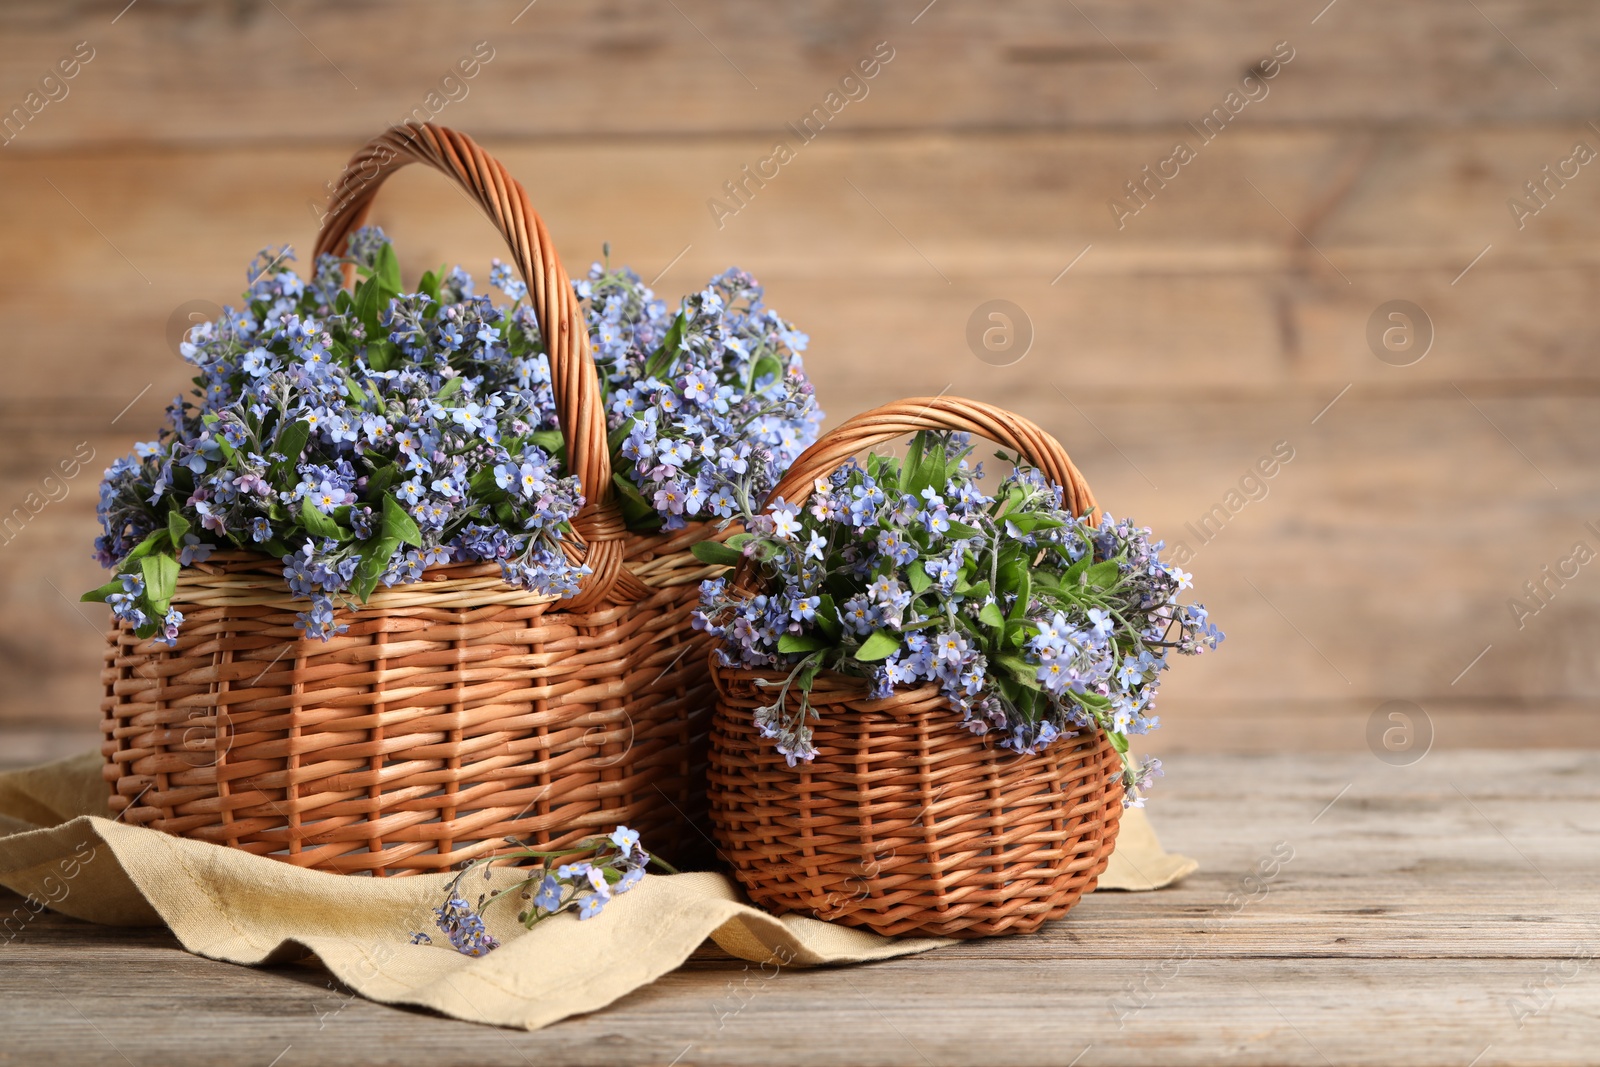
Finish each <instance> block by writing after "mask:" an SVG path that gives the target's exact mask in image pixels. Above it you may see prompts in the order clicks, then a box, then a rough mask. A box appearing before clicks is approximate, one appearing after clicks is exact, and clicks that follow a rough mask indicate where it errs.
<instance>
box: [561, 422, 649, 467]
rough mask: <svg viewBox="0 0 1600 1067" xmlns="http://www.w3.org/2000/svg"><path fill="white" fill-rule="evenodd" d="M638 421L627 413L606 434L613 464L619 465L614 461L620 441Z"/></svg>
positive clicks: (607, 449) (619, 451)
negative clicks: (626, 415) (625, 416)
mask: <svg viewBox="0 0 1600 1067" xmlns="http://www.w3.org/2000/svg"><path fill="white" fill-rule="evenodd" d="M638 421H639V420H638V419H636V418H634V417H633V416H632V415H629V416H628V417H627V418H625V419H623V420H622V422H621V423H620V424H618V426H617V428H616V429H615V430H612V431H611V433H610V434H608V435H607V436H606V451H608V452H610V453H611V458H612V461H613V462H612V465H613V466H618V465H619V464H617V463H616V462H615V461H616V459H617V457H618V456H620V455H621V454H622V442H624V441H626V440H627V439H628V435H629V434H630V433H632V432H633V425H634V423H636V422H638ZM542 432H544V433H549V432H551V431H548V430H546V431H542ZM559 436H560V435H559V434H557V437H559ZM540 447H541V448H543V447H544V446H543V445H541V446H540ZM545 451H546V452H548V451H549V449H548V448H546V449H545Z"/></svg>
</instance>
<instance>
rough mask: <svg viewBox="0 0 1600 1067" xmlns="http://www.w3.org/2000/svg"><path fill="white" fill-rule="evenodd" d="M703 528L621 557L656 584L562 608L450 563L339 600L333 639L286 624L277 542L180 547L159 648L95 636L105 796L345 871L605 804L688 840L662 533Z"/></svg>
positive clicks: (678, 848)
mask: <svg viewBox="0 0 1600 1067" xmlns="http://www.w3.org/2000/svg"><path fill="white" fill-rule="evenodd" d="M705 536H707V534H706V532H705V531H703V530H695V529H690V530H685V531H680V532H679V534H678V535H676V536H674V537H672V538H671V539H670V542H671V543H667V542H668V538H667V537H666V536H665V535H664V536H662V537H659V538H657V540H658V541H661V542H663V543H662V544H661V545H660V546H659V547H660V548H662V549H663V551H662V552H661V553H660V554H659V555H653V554H652V553H650V552H648V551H644V552H642V553H640V554H641V555H642V557H643V559H642V562H636V561H635V560H633V559H630V561H629V565H630V570H633V571H635V573H636V574H637V575H639V576H641V577H643V578H644V579H645V580H647V581H651V582H654V583H659V584H660V586H661V587H660V588H658V589H656V591H655V592H653V593H652V594H651V595H650V596H649V597H647V598H645V599H644V600H641V601H638V602H634V603H629V604H623V605H615V604H610V605H604V606H601V607H597V608H591V609H587V610H581V611H572V610H568V609H567V608H566V607H565V606H564V604H563V602H561V601H556V600H554V599H552V598H549V597H542V598H541V597H538V596H536V595H534V594H530V593H527V592H525V591H523V590H519V589H515V588H513V587H510V586H507V585H506V584H505V583H504V582H503V581H502V580H501V578H500V569H499V567H498V566H495V565H484V564H472V565H452V566H446V567H439V568H434V569H430V570H429V571H428V572H426V575H425V577H424V580H423V581H422V582H419V583H416V584H414V585H408V586H397V587H394V588H391V589H380V590H379V591H378V592H377V593H375V594H374V595H373V597H372V599H371V601H369V603H368V604H367V605H366V606H365V607H364V608H362V610H360V611H358V612H345V611H341V612H339V614H338V619H339V621H340V622H341V623H346V624H348V625H349V630H348V631H347V632H345V633H343V634H340V635H339V636H336V637H333V638H332V639H330V640H328V641H327V642H322V641H319V640H314V639H306V638H303V637H301V636H300V632H299V631H298V630H297V629H296V628H295V612H296V611H297V610H303V609H304V607H305V602H304V601H292V600H290V599H289V596H288V590H287V588H285V587H284V585H283V578H282V575H281V572H280V568H281V564H280V563H279V562H278V561H276V560H271V559H268V558H265V557H249V556H244V555H243V554H237V555H235V556H232V557H229V556H224V555H221V554H219V555H218V556H214V557H213V560H212V562H210V563H207V564H203V565H201V567H202V568H203V569H199V568H186V569H185V570H184V572H183V573H182V575H181V576H180V585H179V592H178V598H177V601H176V603H177V606H178V607H179V609H180V610H181V611H183V613H184V615H185V622H184V625H183V630H182V633H181V635H180V636H179V638H178V642H177V645H176V647H174V648H170V649H169V648H167V646H165V645H163V644H156V643H154V642H151V641H140V640H138V639H137V638H136V637H134V635H133V634H132V632H131V631H130V630H129V629H127V628H126V627H117V628H114V629H112V631H111V632H110V635H109V638H110V639H109V643H108V647H107V652H106V666H105V670H104V674H103V680H104V683H105V698H104V705H103V707H104V711H105V719H104V722H103V732H104V734H105V742H104V745H103V751H104V755H105V757H106V765H105V775H106V779H107V781H108V782H109V783H110V785H111V789H112V797H111V811H112V815H113V816H114V817H116V818H118V819H120V820H121V821H123V822H126V823H129V824H131V825H135V826H148V827H152V828H154V829H157V830H163V831H166V832H168V833H173V834H179V835H182V836H184V837H190V838H196V839H198V840H203V841H211V842H214V843H217V844H222V845H228V846H231V847H233V848H239V849H243V850H245V851H247V852H253V853H255V854H257V855H264V856H271V857H272V858H274V859H280V860H285V861H287V862H289V863H293V864H296V865H298V866H302V867H313V868H316V869H320V870H325V871H335V872H341V873H369V874H377V875H396V874H421V873H430V872H436V871H444V870H448V869H450V868H451V867H452V866H453V865H455V864H458V863H460V862H461V861H463V860H467V859H473V858H476V857H479V856H484V855H488V854H490V853H491V852H494V851H496V850H499V849H503V848H506V847H509V846H506V845H505V842H504V838H505V837H506V836H516V837H519V838H523V839H527V840H530V841H532V842H535V843H536V846H537V847H550V848H560V847H564V846H567V845H570V844H572V843H573V842H575V841H578V840H581V839H582V838H584V837H586V836H590V835H593V834H597V833H610V832H611V830H612V829H613V828H615V827H616V826H617V824H619V823H625V824H627V825H628V826H631V827H633V828H634V829H637V830H638V831H639V832H640V835H641V837H642V839H643V840H644V841H645V842H647V843H648V847H650V848H651V849H652V850H654V851H658V852H660V854H661V855H662V856H663V857H665V858H667V859H669V860H671V861H673V862H675V863H680V864H689V865H691V866H692V865H695V864H696V863H700V862H703V861H704V860H705V858H706V856H705V853H706V852H707V851H709V850H708V848H707V839H706V830H705V827H704V825H703V824H704V822H705V803H706V801H705V790H704V776H705V767H706V745H707V737H706V734H707V729H708V725H709V724H708V720H709V718H710V710H709V708H710V704H711V688H710V683H709V680H708V678H707V674H706V669H705V659H706V638H705V636H704V635H703V634H701V633H699V632H697V631H695V630H693V629H692V628H691V627H690V626H689V624H688V616H689V612H690V611H691V609H692V608H693V607H694V605H695V602H696V597H697V588H698V583H699V580H700V578H701V577H702V576H703V575H702V574H701V572H700V571H701V569H703V565H701V564H699V563H698V562H697V561H694V560H693V559H692V557H690V556H689V555H688V553H687V552H682V551H677V550H676V549H677V548H678V547H679V546H678V545H677V544H676V542H677V541H679V540H683V539H698V538H702V537H705ZM639 548H640V546H639V545H638V544H636V545H635V550H636V551H638V549H639ZM678 572H682V573H678ZM467 604H470V606H464V605H467Z"/></svg>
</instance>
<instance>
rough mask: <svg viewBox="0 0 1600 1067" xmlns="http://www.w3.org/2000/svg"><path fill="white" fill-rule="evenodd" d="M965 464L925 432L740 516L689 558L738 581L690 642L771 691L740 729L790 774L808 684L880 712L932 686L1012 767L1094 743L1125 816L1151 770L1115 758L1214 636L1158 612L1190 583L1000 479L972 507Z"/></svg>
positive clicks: (717, 585) (1184, 608)
mask: <svg viewBox="0 0 1600 1067" xmlns="http://www.w3.org/2000/svg"><path fill="white" fill-rule="evenodd" d="M970 453H971V448H970V447H968V445H967V441H966V438H965V437H964V436H963V435H958V434H947V433H934V432H926V431H925V432H922V433H919V434H917V435H916V436H915V437H913V438H912V439H911V442H910V446H909V452H908V455H907V457H906V458H905V459H904V460H903V461H901V460H898V459H895V458H891V457H886V456H880V455H872V456H870V457H869V458H868V460H867V464H866V466H865V467H864V468H863V467H862V466H860V465H858V464H856V463H855V462H854V461H850V462H848V463H846V464H845V465H844V466H842V467H841V468H839V469H838V470H837V471H835V472H834V473H833V475H832V476H831V477H830V478H827V479H819V480H818V482H817V484H816V485H815V487H814V489H813V491H812V492H811V494H810V498H809V500H808V501H807V502H806V505H805V506H804V507H801V506H799V505H797V504H793V503H788V502H786V501H784V500H782V499H781V498H780V499H776V500H773V501H770V502H769V505H768V507H767V509H766V511H765V513H763V514H760V515H748V514H747V515H746V516H745V526H746V532H744V533H741V534H737V535H735V536H733V537H730V538H729V539H728V540H727V542H726V544H718V543H716V542H709V541H708V542H704V543H702V544H701V545H699V546H697V554H699V555H700V556H701V558H703V559H706V560H707V561H716V562H725V563H729V564H739V565H742V566H744V567H746V568H754V569H755V573H756V577H755V579H754V580H753V581H750V582H748V583H737V584H730V583H729V582H728V580H727V579H723V578H718V579H713V580H709V581H707V582H705V583H704V584H703V586H702V588H701V606H700V610H699V612H698V614H697V616H696V619H697V624H698V625H701V626H704V627H706V628H707V629H708V630H710V631H711V632H712V633H713V634H715V635H717V636H719V637H720V638H721V639H722V645H721V648H720V649H719V652H718V655H720V656H721V662H722V663H724V664H725V665H727V666H733V667H749V668H765V669H771V668H774V667H777V668H780V669H782V670H785V671H786V672H787V677H786V679H785V680H784V681H783V682H782V683H781V685H778V686H777V688H776V691H775V692H773V693H772V694H771V695H772V700H771V702H770V703H769V704H767V705H765V706H764V707H761V708H760V709H759V710H758V711H757V713H756V725H757V727H759V729H760V731H761V733H762V735H763V736H765V737H766V738H769V739H771V740H773V741H775V742H776V745H777V749H778V751H779V752H781V753H783V754H784V755H785V756H787V757H788V760H789V763H790V765H791V766H792V765H794V764H795V763H796V761H800V760H810V759H811V758H812V757H813V756H814V755H815V750H814V748H813V747H812V740H811V738H812V731H811V726H810V722H811V718H812V714H813V713H812V712H811V711H810V708H809V705H808V701H807V694H808V692H809V690H810V688H811V685H812V680H813V679H814V678H816V676H817V675H818V673H819V672H821V671H824V670H827V671H834V672H838V673H841V674H845V675H854V676H857V677H861V678H864V679H867V680H869V682H870V684H871V686H872V689H873V695H874V696H880V697H887V696H888V695H889V694H890V693H891V692H892V691H893V690H894V689H895V688H896V687H898V686H910V685H914V684H919V683H923V684H926V683H932V684H936V685H937V686H938V688H939V690H940V692H941V694H942V695H943V696H944V697H945V698H946V700H947V701H948V702H949V704H950V706H951V708H952V709H953V712H954V713H956V714H959V715H960V716H961V718H962V720H963V722H965V724H966V725H967V727H968V728H969V729H971V730H972V731H973V732H974V733H978V734H995V735H997V737H998V740H999V743H1000V744H1001V745H1002V746H1004V747H1006V748H1009V749H1013V750H1015V751H1018V752H1036V751H1038V750H1040V749H1042V748H1044V747H1045V746H1047V745H1049V744H1051V743H1052V742H1053V741H1056V740H1057V739H1058V738H1062V737H1065V736H1071V735H1075V734H1077V733H1078V732H1080V731H1085V730H1103V731H1105V733H1106V735H1107V736H1108V737H1109V738H1110V740H1111V742H1112V743H1113V745H1114V746H1115V747H1116V748H1117V750H1118V751H1119V752H1121V753H1122V754H1123V761H1124V766H1125V774H1124V782H1125V785H1126V786H1127V796H1128V798H1129V801H1130V803H1134V804H1137V803H1139V802H1140V801H1139V797H1140V795H1141V793H1142V791H1143V790H1144V789H1145V788H1146V787H1147V786H1148V785H1149V783H1150V780H1151V777H1152V776H1153V775H1154V774H1155V773H1158V769H1159V761H1155V760H1147V761H1146V762H1145V763H1143V764H1142V765H1137V766H1136V765H1135V764H1134V763H1133V761H1132V759H1131V758H1130V757H1129V756H1128V741H1127V738H1128V735H1129V734H1142V733H1145V732H1146V731H1148V730H1151V729H1154V728H1155V727H1156V726H1157V725H1159V723H1158V720H1157V718H1156V716H1155V715H1153V714H1151V708H1152V705H1153V702H1154V697H1155V694H1156V689H1157V686H1158V683H1159V678H1160V675H1161V672H1162V671H1164V670H1165V669H1166V668H1167V665H1168V657H1169V654H1170V653H1172V652H1174V651H1176V652H1178V653H1181V654H1185V655H1191V654H1197V653H1200V652H1203V651H1205V650H1206V649H1209V648H1214V647H1215V646H1216V644H1217V642H1219V641H1221V640H1222V637H1223V635H1222V633H1221V632H1220V631H1219V630H1218V629H1217V628H1216V626H1215V625H1213V624H1212V623H1211V622H1210V621H1209V620H1208V618H1207V615H1206V610H1205V608H1204V607H1203V606H1200V605H1198V604H1192V605H1190V604H1179V603H1178V602H1177V595H1178V593H1179V592H1180V591H1181V590H1183V589H1186V588H1188V587H1189V584H1190V580H1189V579H1190V576H1189V575H1187V574H1185V573H1184V572H1183V571H1181V570H1179V569H1178V568H1177V567H1175V566H1172V565H1170V564H1167V563H1164V562H1162V560H1161V559H1160V556H1159V552H1160V550H1161V548H1162V544H1161V542H1159V541H1158V542H1155V543H1152V542H1151V541H1150V540H1149V537H1150V531H1149V530H1148V529H1142V528H1139V527H1135V526H1134V525H1133V524H1132V523H1130V522H1127V521H1125V520H1124V521H1121V522H1118V521H1116V520H1113V519H1112V518H1111V517H1110V516H1105V517H1103V518H1102V519H1101V521H1100V522H1099V523H1098V524H1093V523H1091V522H1089V521H1088V519H1087V516H1080V515H1073V514H1071V513H1070V512H1069V511H1066V510H1064V509H1063V507H1062V492H1061V489H1060V487H1058V486H1055V485H1051V484H1049V483H1048V482H1047V481H1046V480H1045V479H1044V478H1043V476H1042V475H1041V474H1040V473H1039V472H1038V471H1037V470H1036V469H1033V468H1031V467H1027V466H1023V465H1020V463H1017V465H1014V466H1013V469H1012V470H1011V472H1010V473H1009V474H1007V475H1006V476H1005V477H1004V478H1003V479H1002V480H1001V481H1000V482H999V484H998V486H997V488H996V489H995V492H994V494H993V495H989V494H987V493H985V492H984V491H983V489H982V487H981V484H980V479H981V478H982V470H981V464H979V465H977V466H969V465H968V463H967V457H968V456H969V454H970ZM997 455H998V456H999V458H1001V459H1002V460H1003V461H1011V460H1010V458H1009V457H1007V456H1006V455H1005V454H1003V453H999V454H997ZM744 589H756V590H761V592H757V593H755V594H753V595H747V594H746V593H745V592H744V591H743V590H744Z"/></svg>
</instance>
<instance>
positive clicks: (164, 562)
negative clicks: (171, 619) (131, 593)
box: [139, 552, 178, 615]
mask: <svg viewBox="0 0 1600 1067" xmlns="http://www.w3.org/2000/svg"><path fill="white" fill-rule="evenodd" d="M139 568H140V570H142V571H143V572H144V595H145V598H146V599H147V600H149V601H150V606H151V607H153V608H155V610H156V611H157V612H159V613H161V614H163V615H165V614H166V612H167V605H168V604H170V603H171V602H172V598H173V596H174V595H176V594H177V592H178V561H177V559H176V558H175V557H173V556H170V555H168V554H167V553H165V552H154V553H151V554H150V555H148V556H146V557H144V559H142V560H140V561H139Z"/></svg>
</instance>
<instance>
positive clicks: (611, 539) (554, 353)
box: [316, 123, 645, 608]
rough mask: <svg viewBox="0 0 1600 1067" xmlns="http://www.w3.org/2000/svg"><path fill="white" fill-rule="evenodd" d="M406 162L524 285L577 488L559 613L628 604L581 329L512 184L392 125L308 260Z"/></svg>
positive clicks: (541, 233)
mask: <svg viewBox="0 0 1600 1067" xmlns="http://www.w3.org/2000/svg"><path fill="white" fill-rule="evenodd" d="M408 163H426V164H427V165H428V166H430V167H433V168H434V169H435V170H438V171H440V172H441V173H443V174H444V175H445V176H446V177H448V178H450V179H452V180H453V181H454V182H455V183H456V184H457V185H459V186H461V188H462V189H463V190H465V191H466V193H467V195H468V196H469V197H470V198H471V199H472V200H473V201H475V202H476V203H477V204H478V205H479V206H480V207H482V208H483V210H484V212H485V213H486V214H488V216H489V218H490V219H491V220H493V222H494V224H495V226H496V227H498V228H499V230H500V235H501V236H502V237H504V238H505V240H506V245H507V247H508V248H510V250H511V257H512V259H513V260H514V261H515V263H516V265H517V270H518V271H520V272H521V274H522V278H523V280H524V281H525V282H527V283H528V299H529V301H530V302H531V303H532V305H533V311H534V315H535V317H536V318H537V319H538V321H539V332H540V335H541V336H542V337H543V339H544V344H545V350H546V351H547V352H548V353H549V359H550V378H551V383H552V387H553V390H554V393H555V407H556V417H557V419H558V420H559V422H560V426H561V435H562V437H563V438H564V439H565V441H566V446H567V469H568V470H569V471H571V472H572V473H574V474H576V475H577V476H578V481H579V484H580V485H581V486H582V489H583V499H584V505H583V508H582V509H581V510H580V511H579V512H578V514H577V515H576V516H574V517H573V520H572V526H573V530H574V531H575V532H576V533H577V535H578V538H579V540H581V541H582V542H583V547H581V548H580V547H579V546H576V545H569V546H568V548H567V551H568V555H569V556H571V557H572V559H573V562H583V563H587V564H588V565H589V568H590V570H591V571H592V572H593V573H592V574H591V575H590V576H589V577H588V578H585V579H584V581H583V583H582V588H581V591H580V592H579V593H578V594H577V595H576V596H575V597H573V598H572V599H571V600H569V601H566V602H564V605H563V606H566V607H572V608H582V607H588V606H591V605H594V604H597V603H599V602H601V601H603V600H605V599H607V598H608V597H609V598H611V599H618V598H620V599H624V600H627V599H635V598H637V597H638V596H640V595H642V594H643V592H645V590H644V588H643V586H642V585H641V584H640V583H638V582H637V581H635V580H632V578H631V576H630V575H629V574H628V573H627V572H626V570H625V569H624V568H623V566H622V560H623V551H622V537H623V535H624V533H625V532H626V528H625V527H624V525H623V520H622V512H621V507H620V503H619V501H618V500H617V499H616V492H615V489H614V487H613V486H612V484H611V454H610V450H609V449H608V447H607V444H606V416H605V406H604V404H603V402H602V400H601V396H600V378H599V374H598V372H597V371H596V369H595V365H594V357H593V355H592V354H591V353H590V351H589V331H588V330H587V329H586V328H585V327H584V324H583V321H584V320H583V310H582V308H581V307H580V306H579V305H578V298H577V296H576V294H574V293H573V291H572V283H571V280H570V279H569V278H568V277H567V272H566V269H565V268H564V267H562V265H561V259H560V257H559V256H558V255H557V254H556V248H555V243H554V242H553V241H552V240H551V239H550V234H549V232H548V231H546V229H545V226H544V220H543V219H541V218H540V217H539V214H538V212H536V211H534V210H533V205H532V204H531V203H529V201H528V194H527V193H526V192H525V191H524V190H523V188H522V186H521V184H519V183H518V182H517V180H516V179H515V178H513V177H511V175H510V174H508V173H507V172H506V169H505V167H503V166H501V164H500V162H499V161H498V160H496V159H495V158H494V157H493V156H491V155H490V154H489V153H488V152H485V151H484V150H483V149H482V148H480V147H479V146H478V144H477V143H476V142H475V141H473V140H472V138H470V137H468V136H467V135H466V134H463V133H457V132H456V131H455V130H451V129H447V128H446V127H443V126H435V125H433V124H432V123H422V124H417V123H406V124H405V125H403V126H392V127H390V128H389V129H388V130H387V131H385V132H384V133H382V134H381V135H379V136H378V137H375V138H373V140H372V141H370V142H369V143H368V144H367V145H366V146H365V147H364V148H362V149H361V150H360V151H359V152H357V153H356V154H355V155H353V156H351V157H350V162H349V163H348V164H347V165H346V166H345V169H344V173H343V174H341V175H340V177H339V183H338V185H337V186H336V187H335V188H334V190H333V196H332V202H331V206H330V208H329V211H328V214H327V216H326V217H325V218H324V220H323V224H322V232H321V233H319V234H318V235H317V248H316V254H318V255H321V254H322V253H328V254H330V255H339V254H341V252H342V251H343V249H344V246H345V242H346V241H347V239H348V238H349V236H350V234H351V233H353V232H354V231H355V230H356V229H358V228H359V227H360V226H361V225H362V223H363V222H365V221H366V217H367V212H368V211H369V210H370V208H371V207H372V199H373V197H374V196H376V195H377V192H378V189H379V188H380V187H382V185H383V183H384V182H385V181H386V180H387V179H388V177H389V175H391V174H393V173H394V172H395V171H397V170H399V169H400V168H401V167H404V166H405V165H407V164H408ZM347 276H348V270H347Z"/></svg>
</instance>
